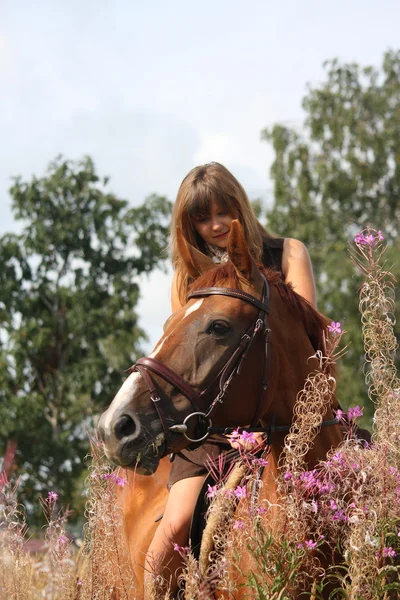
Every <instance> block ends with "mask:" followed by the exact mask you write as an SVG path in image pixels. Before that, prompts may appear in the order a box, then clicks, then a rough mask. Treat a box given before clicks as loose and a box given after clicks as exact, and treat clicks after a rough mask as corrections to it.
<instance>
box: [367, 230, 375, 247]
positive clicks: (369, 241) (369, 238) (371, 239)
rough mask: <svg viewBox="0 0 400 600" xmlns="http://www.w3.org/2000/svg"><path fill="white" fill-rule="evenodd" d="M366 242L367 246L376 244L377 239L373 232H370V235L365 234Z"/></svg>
mask: <svg viewBox="0 0 400 600" xmlns="http://www.w3.org/2000/svg"><path fill="white" fill-rule="evenodd" d="M364 243H365V244H366V245H367V246H375V244H376V240H375V237H374V236H373V234H372V233H369V234H368V235H366V236H365V238H364Z"/></svg>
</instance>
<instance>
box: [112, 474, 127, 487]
mask: <svg viewBox="0 0 400 600" xmlns="http://www.w3.org/2000/svg"><path fill="white" fill-rule="evenodd" d="M113 479H114V482H115V483H116V484H117V485H120V486H121V487H124V486H125V485H126V484H127V481H126V479H125V477H118V476H117V475H115V476H114V477H113Z"/></svg>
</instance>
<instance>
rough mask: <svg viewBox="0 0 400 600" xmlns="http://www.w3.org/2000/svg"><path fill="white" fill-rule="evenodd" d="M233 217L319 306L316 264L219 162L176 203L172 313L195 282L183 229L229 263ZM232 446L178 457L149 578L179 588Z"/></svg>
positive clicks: (196, 177) (190, 180)
mask: <svg viewBox="0 0 400 600" xmlns="http://www.w3.org/2000/svg"><path fill="white" fill-rule="evenodd" d="M233 219H238V220H239V221H240V223H241V225H242V227H243V231H244V234H245V237H246V241H247V244H248V247H249V249H250V252H251V254H252V256H253V258H254V260H255V261H256V262H257V263H258V264H263V265H264V266H266V267H274V268H275V269H278V270H279V271H280V273H281V275H282V278H283V279H284V280H285V281H286V282H290V283H291V284H292V286H293V288H294V289H295V291H296V292H298V293H299V294H300V295H302V296H303V297H304V298H306V300H308V301H309V302H310V303H311V304H312V305H313V306H314V307H316V297H315V283H314V276H313V271H312V266H311V262H310V258H309V256H308V252H307V250H306V248H305V246H304V245H303V244H302V243H301V242H299V241H298V240H295V239H291V238H286V239H282V238H275V237H273V236H271V235H270V234H269V233H268V232H267V231H266V230H265V229H264V228H263V227H262V226H261V225H260V223H259V222H258V221H257V218H256V216H255V214H254V212H253V210H252V208H251V205H250V202H249V200H248V198H247V195H246V192H245V191H244V189H243V187H242V186H241V185H240V183H239V182H238V181H237V179H236V178H235V177H234V176H233V175H232V174H231V173H230V172H229V171H228V169H226V168H225V167H224V166H222V165H221V164H219V163H215V162H212V163H208V164H206V165H202V166H199V167H195V168H194V169H192V171H190V173H189V174H188V175H187V176H186V177H185V179H184V180H183V182H182V184H181V186H180V188H179V191H178V195H177V198H176V202H175V205H174V211H173V217H172V226H171V246H172V262H173V266H174V276H173V280H172V288H171V304H172V312H176V311H178V310H179V309H180V308H181V307H182V306H183V305H184V304H185V303H186V297H187V294H188V290H189V288H190V285H191V284H192V282H193V280H192V279H191V278H190V276H189V275H188V274H187V273H186V271H185V268H184V265H183V263H182V259H181V257H180V255H179V251H178V247H177V241H176V238H177V230H178V229H180V231H181V232H182V233H183V235H184V237H185V239H186V240H187V241H188V242H189V243H190V244H192V246H195V247H196V248H197V249H198V250H200V251H201V252H203V253H204V254H206V255H208V256H209V257H211V258H212V260H213V261H214V262H224V261H225V260H227V253H226V247H227V242H228V236H229V231H230V227H231V223H232V220H233ZM228 448H230V445H229V444H228V443H227V442H226V441H225V443H223V442H222V443H221V440H220V439H214V440H213V439H209V440H207V442H206V443H205V444H203V445H202V446H201V447H200V448H198V449H197V450H194V451H182V453H180V454H178V455H177V456H176V457H175V460H174V462H173V464H172V469H171V475H170V479H169V488H170V492H169V498H168V502H167V505H166V508H165V512H164V515H163V518H162V520H161V522H160V525H159V527H158V529H157V532H156V534H155V536H154V538H153V541H152V543H151V545H150V547H149V550H148V554H147V557H146V563H147V567H148V568H149V571H150V572H151V573H149V577H150V578H151V579H153V578H154V576H155V575H157V574H160V575H162V577H163V578H165V579H166V580H167V581H168V582H169V583H170V585H171V591H172V592H173V593H174V592H175V591H176V589H177V576H178V575H179V570H180V568H181V567H182V558H181V556H180V554H179V552H176V551H175V550H174V544H178V545H179V546H187V545H188V542H189V528H190V522H191V517H192V513H193V510H194V506H195V503H196V500H197V497H198V494H199V492H200V489H201V487H202V484H203V482H204V478H205V477H206V475H207V469H206V466H205V461H206V459H207V457H208V456H211V457H213V458H215V457H216V456H218V454H219V453H220V452H221V451H224V450H226V449H228Z"/></svg>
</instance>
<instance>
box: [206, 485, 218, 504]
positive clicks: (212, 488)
mask: <svg viewBox="0 0 400 600" xmlns="http://www.w3.org/2000/svg"><path fill="white" fill-rule="evenodd" d="M217 493H218V486H217V485H210V484H208V490H207V498H208V499H209V500H210V499H211V498H214V496H216V495H217Z"/></svg>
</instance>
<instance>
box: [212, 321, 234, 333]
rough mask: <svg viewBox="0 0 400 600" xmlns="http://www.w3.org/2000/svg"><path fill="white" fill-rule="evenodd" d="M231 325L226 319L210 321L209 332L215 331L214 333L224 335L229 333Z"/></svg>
mask: <svg viewBox="0 0 400 600" xmlns="http://www.w3.org/2000/svg"><path fill="white" fill-rule="evenodd" d="M229 330H230V326H229V324H228V323H226V321H213V322H212V323H210V325H209V327H208V329H207V333H213V334H214V335H224V334H225V333H228V331H229Z"/></svg>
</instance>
